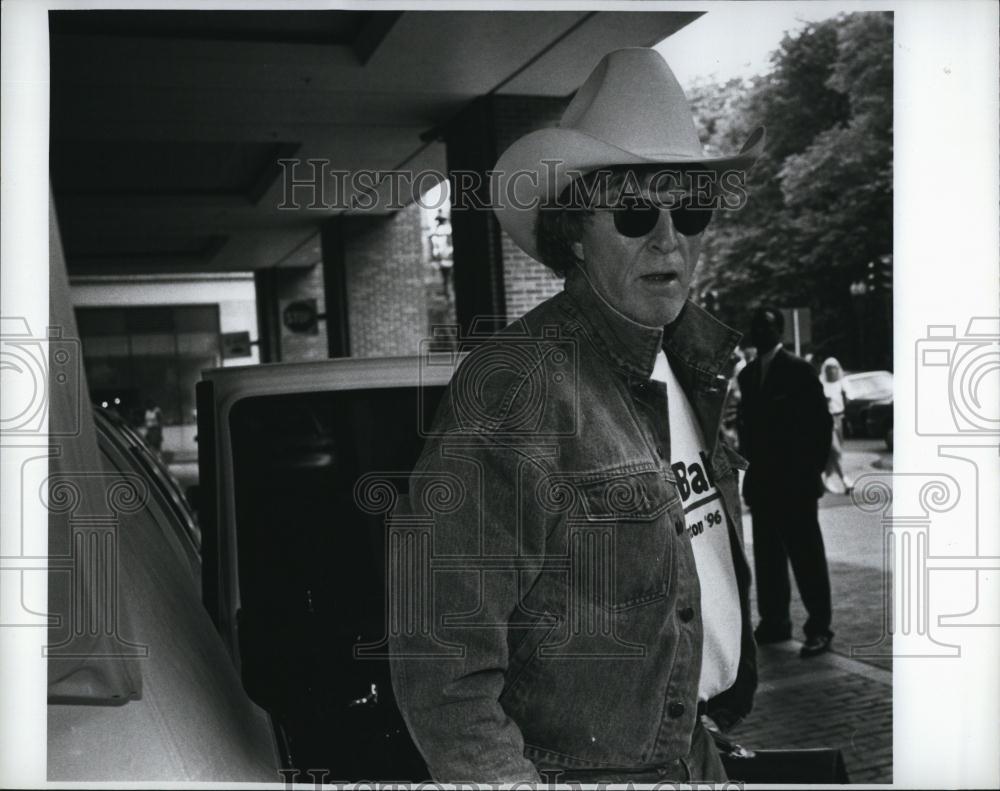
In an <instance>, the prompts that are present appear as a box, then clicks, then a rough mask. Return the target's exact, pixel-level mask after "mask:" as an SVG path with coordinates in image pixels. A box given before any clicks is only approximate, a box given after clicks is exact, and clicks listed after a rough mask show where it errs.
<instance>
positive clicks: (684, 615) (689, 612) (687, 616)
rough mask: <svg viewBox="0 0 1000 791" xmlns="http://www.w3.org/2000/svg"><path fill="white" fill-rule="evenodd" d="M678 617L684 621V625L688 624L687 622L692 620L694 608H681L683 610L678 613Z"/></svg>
mask: <svg viewBox="0 0 1000 791" xmlns="http://www.w3.org/2000/svg"><path fill="white" fill-rule="evenodd" d="M678 615H680V616H681V620H682V621H684V623H687V622H688V621H690V620H691V619H692V618H694V608H693V607H684V608H683V609H682V610H681V611H680V612H679V613H678Z"/></svg>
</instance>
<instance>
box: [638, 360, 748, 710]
mask: <svg viewBox="0 0 1000 791" xmlns="http://www.w3.org/2000/svg"><path fill="white" fill-rule="evenodd" d="M652 377H653V379H658V380H659V381H661V382H665V383H666V385H667V405H668V411H669V413H670V414H669V416H670V457H671V458H670V466H671V468H672V469H673V471H674V476H675V478H676V479H677V488H678V491H679V492H680V495H681V500H682V501H683V503H684V517H685V520H686V522H687V531H688V535H689V536H690V537H691V547H692V549H693V550H694V560H695V566H696V568H697V569H698V580H699V582H700V584H701V622H702V627H703V630H704V636H705V639H704V644H703V647H702V661H701V677H700V679H699V682H698V699H699V700H708V699H710V698H712V697H714V696H715V695H717V694H719V693H720V692H723V691H724V690H727V689H729V687H731V686H732V685H733V682H735V681H736V671H737V668H738V665H739V661H740V637H741V632H742V621H741V617H740V596H739V591H738V590H737V588H736V570H735V568H734V567H733V555H732V546H731V544H730V540H729V529H728V526H727V524H726V512H725V509H724V508H723V506H722V497H721V495H720V494H719V490H718V489H717V488H716V487H715V481H714V479H713V477H712V470H711V462H710V461H709V454H708V451H707V450H706V448H705V442H704V439H703V438H702V435H701V429H700V427H699V426H698V421H697V420H696V419H695V416H694V411H693V410H692V409H691V404H690V403H689V402H688V400H687V396H686V395H684V391H683V390H681V386H680V383H679V382H678V381H677V377H675V376H674V372H673V371H672V370H671V368H670V364H669V363H668V362H667V357H666V355H665V354H664V353H663V351H662V350H661V351H660V353H659V355H657V358H656V367H655V368H654V369H653V374H652Z"/></svg>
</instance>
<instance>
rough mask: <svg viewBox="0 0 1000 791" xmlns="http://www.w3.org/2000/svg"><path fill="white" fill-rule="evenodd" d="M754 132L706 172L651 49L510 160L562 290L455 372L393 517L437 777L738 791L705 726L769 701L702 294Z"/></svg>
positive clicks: (533, 232)
mask: <svg viewBox="0 0 1000 791" xmlns="http://www.w3.org/2000/svg"><path fill="white" fill-rule="evenodd" d="M762 137H763V135H762V130H761V131H759V132H758V133H755V135H754V136H753V137H752V139H751V141H750V142H749V143H748V144H747V145H746V146H745V147H744V149H743V150H742V151H741V152H740V153H739V154H737V155H735V156H730V157H721V158H720V157H716V158H713V157H708V156H706V154H705V153H704V151H703V150H702V148H701V145H700V143H699V141H698V136H697V134H696V132H695V128H694V124H693V122H692V118H691V112H690V108H689V106H688V103H687V100H686V99H685V97H684V94H683V92H682V91H681V88H680V86H679V85H678V83H677V80H676V79H675V78H674V75H673V74H672V72H671V71H670V69H669V67H668V66H667V64H666V63H665V62H664V61H663V59H662V58H661V57H660V56H659V54H657V53H656V52H655V51H654V50H651V49H644V48H634V49H625V50H619V51H615V52H612V53H610V54H608V55H607V56H605V57H604V58H603V59H602V60H601V62H600V63H599V64H598V65H597V67H596V68H595V69H594V71H593V72H592V73H591V75H590V77H589V78H588V79H587V81H586V82H585V83H584V85H583V86H582V87H581V88H580V90H579V91H578V92H577V94H576V95H575V97H574V99H573V101H572V102H571V103H570V105H569V107H568V109H567V110H566V112H565V114H564V115H563V117H562V120H561V122H560V124H559V126H558V127H556V128H554V129H547V130H542V131H538V132H534V133H532V134H529V135H527V136H526V137H524V138H521V139H520V140H518V141H517V142H515V143H514V144H513V145H512V146H511V147H510V148H509V149H508V150H507V151H506V152H505V153H504V154H503V156H501V157H500V160H499V162H498V163H497V166H496V169H495V172H494V176H493V177H494V185H493V186H494V195H495V196H498V198H497V206H496V207H495V211H496V213H497V216H498V218H499V220H500V224H501V226H502V227H503V229H504V230H505V231H506V232H507V233H508V234H509V235H510V236H511V237H512V238H513V240H514V242H515V243H517V244H518V245H519V246H520V247H521V248H522V249H523V250H525V251H526V252H527V253H528V254H529V255H531V256H533V257H534V258H536V259H538V260H540V261H542V262H543V263H545V264H546V265H548V266H549V267H550V268H551V269H553V270H554V271H555V272H556V273H557V274H559V275H563V276H565V277H566V285H565V290H564V291H563V292H561V293H560V294H558V295H557V296H555V297H553V298H552V299H549V300H547V301H546V302H544V303H542V304H541V305H539V306H538V307H537V308H535V309H534V310H532V311H531V312H529V313H528V314H527V315H525V316H523V317H522V318H521V319H519V320H517V321H515V322H514V323H513V324H511V325H510V326H509V327H507V328H506V329H505V330H503V331H501V332H500V333H498V334H497V335H496V336H494V337H493V338H492V339H491V340H490V341H489V342H486V343H483V344H481V345H479V346H478V347H477V349H476V350H475V351H474V352H473V353H472V354H471V355H469V357H467V358H466V360H465V361H464V362H463V363H462V365H461V366H460V367H459V369H458V370H457V371H456V373H455V375H454V377H453V378H452V381H451V384H450V385H449V388H448V392H447V393H446V395H445V397H444V400H443V402H442V405H441V407H440V408H439V411H438V414H437V417H436V420H435V426H434V429H433V430H432V431H431V433H430V436H429V438H428V441H427V444H426V446H425V448H424V452H423V454H422V456H421V458H420V460H419V462H418V464H417V467H416V469H415V470H414V471H413V474H412V475H411V478H410V491H409V494H408V496H407V497H406V498H405V499H404V502H403V503H402V504H401V507H400V509H399V515H398V516H399V520H400V523H402V522H403V521H406V520H405V519H403V516H404V515H405V516H406V517H407V518H408V519H409V520H410V521H409V522H407V523H408V524H433V527H432V528H429V529H430V535H429V536H428V538H427V543H426V548H427V549H426V555H427V556H429V557H430V558H431V560H428V561H427V563H428V566H429V565H430V564H433V574H429V576H430V577H431V578H432V584H431V585H429V586H427V588H429V590H430V593H429V594H428V595H427V600H428V605H427V606H428V608H429V619H428V620H429V625H428V626H427V628H426V629H423V630H421V629H420V628H419V626H420V619H419V618H417V619H416V620H414V619H412V618H411V619H410V620H408V621H407V620H406V619H405V618H403V619H401V621H400V623H402V624H403V625H402V626H401V627H400V628H397V629H395V630H391V631H392V634H391V636H390V647H391V658H392V670H393V685H394V690H395V692H396V697H397V701H398V703H399V706H400V709H401V711H402V712H403V715H404V718H405V719H406V722H407V725H408V727H409V729H410V732H411V734H412V736H413V738H414V741H415V743H416V745H417V747H418V748H419V749H420V751H421V753H422V754H423V756H424V758H425V760H426V762H427V765H428V768H429V769H430V772H431V774H432V776H433V777H434V778H435V779H436V780H440V781H450V782H457V781H478V782H516V781H538V780H539V778H540V775H541V774H544V775H545V776H546V777H547V778H549V779H556V780H566V781H570V780H572V781H580V782H591V781H592V782H599V781H608V782H611V781H619V782H626V781H632V782H658V781H661V780H679V781H685V780H724V779H725V772H724V770H723V768H722V766H721V763H720V761H719V758H718V754H717V751H716V750H715V748H714V746H713V743H712V740H711V738H710V737H709V736H708V734H707V733H706V731H705V729H704V727H703V725H702V723H701V717H702V715H703V714H707V715H708V716H710V717H711V718H712V719H713V720H714V721H715V722H716V723H717V724H718V725H719V726H720V727H722V728H727V727H729V726H731V725H732V724H734V723H735V722H736V721H738V720H739V719H741V718H742V717H744V716H745V715H746V714H747V713H748V712H749V710H750V708H751V704H752V699H753V693H754V689H755V687H756V661H755V656H754V642H753V636H752V631H751V627H750V615H749V608H748V604H747V596H748V588H749V582H750V574H749V569H748V566H747V563H746V559H745V557H744V554H743V547H742V537H741V517H740V504H739V496H738V493H737V472H736V470H737V468H738V467H741V466H743V465H744V462H743V460H742V459H741V458H739V457H738V456H737V455H735V454H734V453H732V452H731V451H729V450H728V448H727V446H725V445H724V444H723V443H719V442H718V441H717V437H718V434H719V422H720V418H721V414H722V409H723V401H724V399H725V396H726V385H727V380H726V377H725V376H724V373H723V371H724V369H725V367H726V365H727V363H728V360H729V357H730V354H731V352H732V350H733V348H734V347H735V345H736V342H737V340H738V339H739V336H738V334H737V333H736V332H734V331H733V330H731V329H730V328H728V327H726V326H725V325H723V324H721V323H719V322H718V321H716V320H715V319H713V318H712V317H711V316H709V315H708V314H707V313H706V312H705V311H704V310H702V309H701V308H699V307H698V306H696V305H694V304H693V303H691V302H689V301H687V297H688V294H689V291H690V288H691V279H692V276H693V274H694V270H695V266H696V264H697V261H698V254H699V249H700V245H701V239H702V234H703V232H704V231H705V228H706V226H707V224H708V221H709V220H710V218H711V208H710V207H711V205H712V203H711V201H712V200H715V201H716V204H715V205H717V206H718V205H723V204H724V203H725V201H726V200H727V199H728V198H731V197H732V195H733V194H734V191H733V190H729V192H728V194H724V193H726V186H725V185H727V184H728V185H732V184H734V183H737V182H740V179H735V180H734V179H733V178H732V177H733V175H734V174H736V175H740V174H742V172H743V171H744V170H745V169H746V168H747V167H749V166H750V165H751V164H752V162H753V161H754V160H755V159H756V157H757V156H758V154H759V152H760V150H761V147H762V144H763V139H762ZM706 185H707V186H706ZM442 492H447V493H448V496H445V495H443V494H442ZM421 520H423V521H421ZM396 543H397V544H401V543H402V542H401V541H400V542H396ZM397 568H399V569H401V572H400V573H401V575H402V572H403V571H405V572H406V573H407V574H412V576H405V579H406V580H411V579H416V578H418V577H419V575H420V571H419V569H418V570H417V572H415V573H414V572H413V568H408V567H404V566H402V565H399V566H397ZM401 578H404V577H403V576H401ZM407 584H414V585H415V583H407V582H404V583H402V585H403V587H404V589H405V588H406V585H407ZM404 592H405V591H404ZM411 592H414V593H415V592H416V588H415V587H414V589H413V591H411ZM415 598H416V597H415ZM421 601H422V600H421ZM421 601H417V602H416V604H415V605H414V606H415V607H416V609H409V610H407V609H406V608H405V607H403V608H402V609H401V610H400V612H408V613H411V614H412V613H413V612H418V611H419V606H420V604H421ZM407 624H408V625H407Z"/></svg>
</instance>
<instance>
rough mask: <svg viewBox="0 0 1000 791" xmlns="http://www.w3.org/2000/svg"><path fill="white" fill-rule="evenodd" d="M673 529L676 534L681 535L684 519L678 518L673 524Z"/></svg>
mask: <svg viewBox="0 0 1000 791" xmlns="http://www.w3.org/2000/svg"><path fill="white" fill-rule="evenodd" d="M674 529H675V530H676V531H677V535H682V534H683V533H684V521H683V520H681V519H678V520H677V524H676V525H674Z"/></svg>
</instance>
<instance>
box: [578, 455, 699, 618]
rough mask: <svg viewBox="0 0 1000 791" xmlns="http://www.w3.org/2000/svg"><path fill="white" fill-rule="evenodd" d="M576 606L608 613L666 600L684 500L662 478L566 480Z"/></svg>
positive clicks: (605, 475)
mask: <svg viewBox="0 0 1000 791" xmlns="http://www.w3.org/2000/svg"><path fill="white" fill-rule="evenodd" d="M562 478H563V479H562V481H561V485H562V486H563V487H564V488H563V489H562V493H563V499H562V503H563V508H564V510H565V512H566V547H565V551H566V557H567V559H568V561H569V563H568V566H569V567H568V572H569V583H570V588H571V590H572V599H573V600H575V601H577V602H580V603H586V602H593V603H595V604H597V605H599V606H600V607H602V608H604V609H608V610H624V609H628V608H631V607H638V606H641V605H643V604H647V603H651V602H654V601H657V600H660V599H662V598H664V597H665V596H666V595H667V591H668V586H669V583H670V579H671V567H672V564H673V563H674V558H673V552H674V546H673V544H674V540H675V538H676V524H675V523H676V520H677V519H678V518H680V519H681V521H683V516H682V515H681V516H680V517H678V512H679V510H680V509H679V501H680V496H679V495H678V493H677V489H676V487H675V486H674V485H673V484H672V483H670V482H669V481H668V480H667V479H666V478H665V477H664V474H663V472H662V471H661V470H658V469H652V470H643V471H638V472H637V471H633V470H622V471H607V472H601V473H594V474H588V475H566V476H562Z"/></svg>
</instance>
